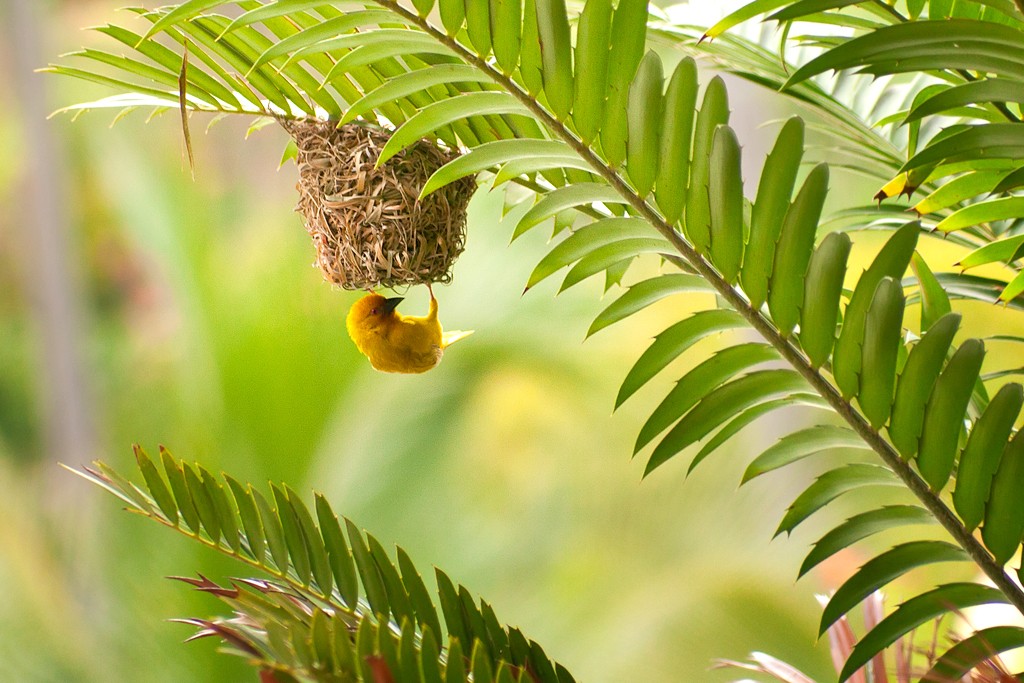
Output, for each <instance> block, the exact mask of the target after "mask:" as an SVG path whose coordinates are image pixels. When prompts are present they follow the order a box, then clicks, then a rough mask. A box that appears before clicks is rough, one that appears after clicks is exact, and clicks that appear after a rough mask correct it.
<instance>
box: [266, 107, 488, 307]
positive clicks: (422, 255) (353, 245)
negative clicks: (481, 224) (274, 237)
mask: <svg viewBox="0 0 1024 683" xmlns="http://www.w3.org/2000/svg"><path fill="white" fill-rule="evenodd" d="M281 125H282V126H284V128H285V129H286V130H287V131H288V132H289V133H290V134H291V136H292V137H293V138H294V139H295V143H296V145H297V147H298V156H297V158H296V164H297V165H298V167H299V182H298V185H297V189H298V190H299V204H298V206H297V207H296V208H295V210H296V211H298V212H299V213H301V214H302V215H303V217H304V218H305V222H306V230H307V231H308V232H309V235H310V237H312V239H313V246H314V247H315V248H316V265H317V266H318V267H319V268H320V270H321V272H323V275H324V279H326V280H327V281H328V282H331V283H333V284H336V285H339V286H341V287H343V288H345V289H373V288H376V287H388V288H390V287H395V286H397V285H413V284H425V283H432V282H441V283H448V282H451V277H452V276H451V267H452V264H453V263H454V262H455V259H456V258H458V256H459V254H461V253H462V250H463V248H464V246H465V235H466V205H467V204H468V203H469V199H470V197H471V196H472V194H473V190H474V189H475V183H474V182H473V180H472V179H471V178H462V179H460V180H458V181H456V182H454V183H451V184H450V185H447V186H445V187H443V188H441V189H440V190H438V191H436V192H434V193H432V194H430V195H428V196H427V197H424V198H423V199H422V200H417V197H419V194H420V190H421V189H422V188H423V185H424V183H426V181H427V178H429V177H430V176H431V174H433V173H434V171H436V170H437V169H438V168H440V167H441V166H443V165H444V164H446V163H448V162H449V161H451V160H452V159H453V158H455V156H456V154H455V153H453V152H450V151H448V150H445V149H442V148H441V147H438V146H437V145H436V144H434V143H433V142H430V141H427V140H420V141H419V142H417V143H416V144H414V145H412V146H410V147H409V148H407V149H406V150H404V151H403V152H401V153H399V154H396V155H395V156H393V157H392V158H390V159H388V160H387V161H386V162H385V163H384V164H383V165H382V166H381V167H380V168H374V164H375V163H376V161H377V157H378V156H379V154H380V150H381V148H382V147H383V146H384V144H385V143H386V142H387V141H388V138H389V137H390V132H389V131H386V130H384V129H382V128H380V127H377V126H371V125H369V124H366V123H349V124H345V125H343V126H341V127H340V128H339V127H338V126H337V124H336V123H334V122H330V121H322V120H316V119H300V120H282V121H281Z"/></svg>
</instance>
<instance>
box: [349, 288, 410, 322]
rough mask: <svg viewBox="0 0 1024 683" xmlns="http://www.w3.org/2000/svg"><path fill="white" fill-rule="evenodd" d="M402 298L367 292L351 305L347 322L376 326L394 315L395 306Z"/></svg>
mask: <svg viewBox="0 0 1024 683" xmlns="http://www.w3.org/2000/svg"><path fill="white" fill-rule="evenodd" d="M402 300H403V297H400V296H396V297H392V298H386V297H383V296H381V295H380V294H367V295H366V296H364V297H363V298H362V299H360V300H359V301H357V302H355V303H354V304H353V305H352V309H351V310H350V311H349V314H348V320H349V323H351V324H356V325H359V326H360V327H364V328H372V327H377V326H378V325H381V324H383V323H384V322H386V321H390V320H392V319H393V318H394V317H395V307H396V306H398V304H400V303H401V302H402Z"/></svg>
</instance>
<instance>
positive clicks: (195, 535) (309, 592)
mask: <svg viewBox="0 0 1024 683" xmlns="http://www.w3.org/2000/svg"><path fill="white" fill-rule="evenodd" d="M66 469H68V471H70V472H72V473H74V474H79V476H84V475H81V474H80V473H79V472H78V471H77V470H75V469H71V468H66ZM128 511H129V512H133V513H135V514H137V515H141V516H143V517H147V518H149V519H152V520H153V521H154V522H157V523H159V524H163V525H164V526H165V527H167V528H168V529H173V530H174V531H177V532H178V533H179V534H181V535H183V536H188V537H189V538H191V539H193V540H195V541H198V542H199V543H200V544H202V545H205V546H206V547H208V548H212V549H213V550H216V551H217V552H219V553H221V554H223V555H227V556H228V557H230V558H233V559H235V560H237V561H239V562H241V563H242V564H247V565H249V566H250V567H252V568H254V569H258V570H259V571H261V572H263V573H265V574H269V575H270V576H272V577H274V578H275V579H278V580H279V581H283V582H285V583H287V584H288V585H289V586H291V587H292V588H293V589H295V590H296V591H298V592H299V593H302V594H303V595H304V596H306V597H307V598H308V599H309V600H311V601H313V602H314V603H321V604H322V605H327V606H329V607H330V608H331V609H333V610H336V611H340V612H345V613H347V614H350V615H352V617H353V618H354V619H368V618H370V615H369V614H360V613H358V612H357V611H356V610H354V609H353V608H351V607H348V606H347V605H345V604H344V603H342V602H341V601H340V600H336V599H335V598H334V591H331V593H330V594H329V595H324V594H323V593H320V592H317V591H315V590H313V588H312V586H307V585H305V584H303V583H301V582H299V581H296V580H295V579H294V578H293V577H292V576H291V575H290V574H289V573H288V572H287V571H285V572H282V571H281V570H280V569H274V568H272V567H270V566H269V565H266V564H264V563H262V562H260V561H259V560H256V559H254V558H252V557H248V556H246V555H243V554H242V553H241V552H239V551H237V550H234V549H232V548H228V547H225V546H222V545H221V544H220V543H216V542H214V541H212V540H210V539H209V538H206V537H204V536H203V535H202V534H200V533H199V532H192V531H188V530H186V529H185V528H183V527H182V526H181V525H180V524H172V523H171V522H170V520H168V519H166V518H164V517H162V516H160V515H157V514H153V513H151V512H146V511H144V510H142V509H132V508H129V509H128Z"/></svg>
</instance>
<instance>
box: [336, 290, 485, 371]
mask: <svg viewBox="0 0 1024 683" xmlns="http://www.w3.org/2000/svg"><path fill="white" fill-rule="evenodd" d="M428 289H429V288H428ZM402 300H403V298H402V297H393V298H390V299H389V298H385V297H383V296H381V295H380V294H367V295H366V296H364V297H363V298H362V299H360V300H359V301H357V302H355V303H354V304H352V308H351V309H349V312H348V317H347V318H346V319H345V327H346V328H348V336H350V337H351V338H352V341H353V342H355V344H356V348H358V349H359V351H360V352H361V353H362V354H363V355H364V356H366V357H367V358H369V359H370V365H372V366H373V367H374V368H376V369H377V370H380V371H382V372H402V373H420V372H426V371H427V370H430V369H432V368H433V367H434V366H436V365H437V364H438V363H440V362H441V356H442V355H444V350H445V348H447V347H448V346H449V345H450V344H454V343H455V342H456V341H458V340H459V339H462V338H463V337H468V336H469V335H471V334H473V332H472V330H470V331H468V332H462V331H453V332H442V331H441V323H440V322H438V320H437V299H435V298H434V292H433V290H430V311H429V312H428V313H427V315H426V316H425V317H422V318H419V317H413V316H406V315H401V314H400V313H398V312H397V311H396V310H395V307H396V306H398V304H400V303H401V302H402Z"/></svg>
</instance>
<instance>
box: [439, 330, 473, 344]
mask: <svg viewBox="0 0 1024 683" xmlns="http://www.w3.org/2000/svg"><path fill="white" fill-rule="evenodd" d="M471 334H473V330H452V331H450V332H445V333H444V334H442V335H441V346H442V348H446V347H448V346H451V345H452V344H454V343H455V342H457V341H459V340H460V339H464V338H466V337H468V336H469V335H471Z"/></svg>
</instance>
